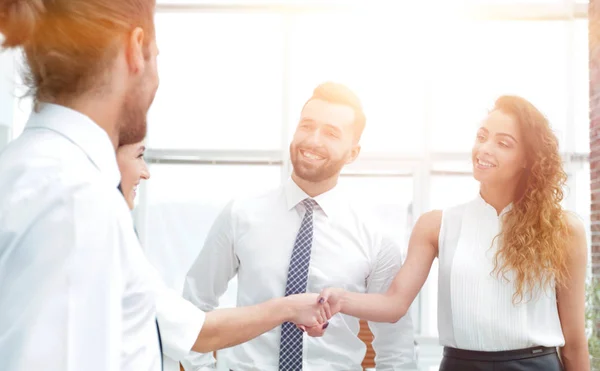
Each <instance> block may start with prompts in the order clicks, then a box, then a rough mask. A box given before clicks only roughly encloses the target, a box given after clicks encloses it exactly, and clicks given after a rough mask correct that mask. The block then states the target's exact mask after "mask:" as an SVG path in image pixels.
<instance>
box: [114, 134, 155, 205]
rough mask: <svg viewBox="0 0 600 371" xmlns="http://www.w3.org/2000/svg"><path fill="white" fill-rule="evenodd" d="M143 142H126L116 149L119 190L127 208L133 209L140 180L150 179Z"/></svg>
mask: <svg viewBox="0 0 600 371" xmlns="http://www.w3.org/2000/svg"><path fill="white" fill-rule="evenodd" d="M145 150H146V147H144V144H143V142H139V143H134V144H127V145H123V146H120V147H119V148H118V149H117V163H118V165H119V171H120V172H121V190H122V191H123V196H124V197H125V200H126V201H127V205H128V206H129V209H133V205H134V201H135V196H136V194H137V187H138V185H139V184H140V182H141V180H142V179H144V180H148V179H150V172H149V171H148V166H147V165H146V161H144V151H145Z"/></svg>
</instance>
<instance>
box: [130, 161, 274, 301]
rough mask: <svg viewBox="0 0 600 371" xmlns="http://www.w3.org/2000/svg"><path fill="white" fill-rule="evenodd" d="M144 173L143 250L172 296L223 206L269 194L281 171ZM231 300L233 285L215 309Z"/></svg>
mask: <svg viewBox="0 0 600 371" xmlns="http://www.w3.org/2000/svg"><path fill="white" fill-rule="evenodd" d="M150 172H151V173H152V178H151V179H150V181H149V182H148V194H147V203H146V204H147V214H146V228H145V231H143V232H144V233H145V239H144V240H145V241H146V242H145V246H144V250H145V251H146V253H147V255H148V257H149V259H150V261H151V262H152V263H153V264H154V265H155V266H156V267H157V269H158V270H159V272H160V273H161V274H162V276H163V278H164V279H165V281H166V282H167V284H168V285H169V286H170V287H172V288H174V289H175V290H178V291H181V290H183V283H184V279H185V275H186V274H187V272H188V270H189V268H190V266H191V265H192V263H193V262H194V261H195V260H196V257H197V256H198V254H199V253H200V250H201V249H202V245H203V243H204V239H205V237H206V234H207V233H208V230H209V229H210V227H211V226H212V223H213V221H214V219H215V218H216V217H217V215H218V214H219V213H220V212H221V210H222V208H223V207H224V206H225V205H226V204H227V202H229V201H230V200H231V199H232V198H235V197H243V196H248V195H252V194H259V193H262V192H264V191H267V190H268V189H272V188H275V187H277V186H278V185H279V184H280V180H281V167H280V166H266V165H265V166H258V165H254V166H233V165H152V166H151V167H150ZM140 232H142V231H140ZM236 295H237V279H233V280H232V281H231V282H230V285H229V288H228V290H227V292H226V293H225V295H224V296H223V297H222V298H221V303H220V306H221V307H232V306H235V304H236Z"/></svg>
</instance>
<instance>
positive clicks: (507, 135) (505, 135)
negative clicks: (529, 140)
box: [496, 133, 519, 143]
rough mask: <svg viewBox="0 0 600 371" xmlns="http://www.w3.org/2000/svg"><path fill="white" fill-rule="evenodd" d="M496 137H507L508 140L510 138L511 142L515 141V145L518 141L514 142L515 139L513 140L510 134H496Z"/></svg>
mask: <svg viewBox="0 0 600 371" xmlns="http://www.w3.org/2000/svg"><path fill="white" fill-rule="evenodd" d="M496 135H497V136H501V137H508V138H510V139H512V140H514V141H515V143H519V141H518V140H516V139H515V137H513V136H512V135H510V134H506V133H498V134H496Z"/></svg>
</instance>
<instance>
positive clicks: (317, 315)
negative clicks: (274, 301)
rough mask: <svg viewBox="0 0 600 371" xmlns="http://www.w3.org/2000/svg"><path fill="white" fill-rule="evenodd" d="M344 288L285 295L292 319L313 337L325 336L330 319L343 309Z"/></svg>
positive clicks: (291, 320)
mask: <svg viewBox="0 0 600 371" xmlns="http://www.w3.org/2000/svg"><path fill="white" fill-rule="evenodd" d="M343 294H344V290H343V289H338V288H331V289H324V290H323V291H321V293H320V294H308V293H307V294H296V295H290V296H287V297H285V298H284V299H283V300H285V304H284V305H285V306H286V307H287V308H288V310H291V316H290V321H289V322H293V323H294V324H296V327H298V328H299V329H300V330H302V331H304V332H306V333H307V334H308V335H310V336H313V337H319V336H323V334H324V333H325V329H327V326H329V320H330V319H331V317H333V316H334V315H336V314H337V313H339V312H340V311H341V310H342V303H341V302H342V297H343Z"/></svg>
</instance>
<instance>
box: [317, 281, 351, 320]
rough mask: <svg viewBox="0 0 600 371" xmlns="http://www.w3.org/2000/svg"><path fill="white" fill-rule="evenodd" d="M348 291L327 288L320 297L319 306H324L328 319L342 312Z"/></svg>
mask: <svg viewBox="0 0 600 371" xmlns="http://www.w3.org/2000/svg"><path fill="white" fill-rule="evenodd" d="M345 296H346V290H344V289H340V288H327V289H323V291H321V294H320V295H319V304H320V305H322V306H323V309H324V310H325V315H326V316H327V319H329V318H331V317H333V316H334V315H335V314H337V313H339V312H341V311H342V306H343V302H344V299H345Z"/></svg>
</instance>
